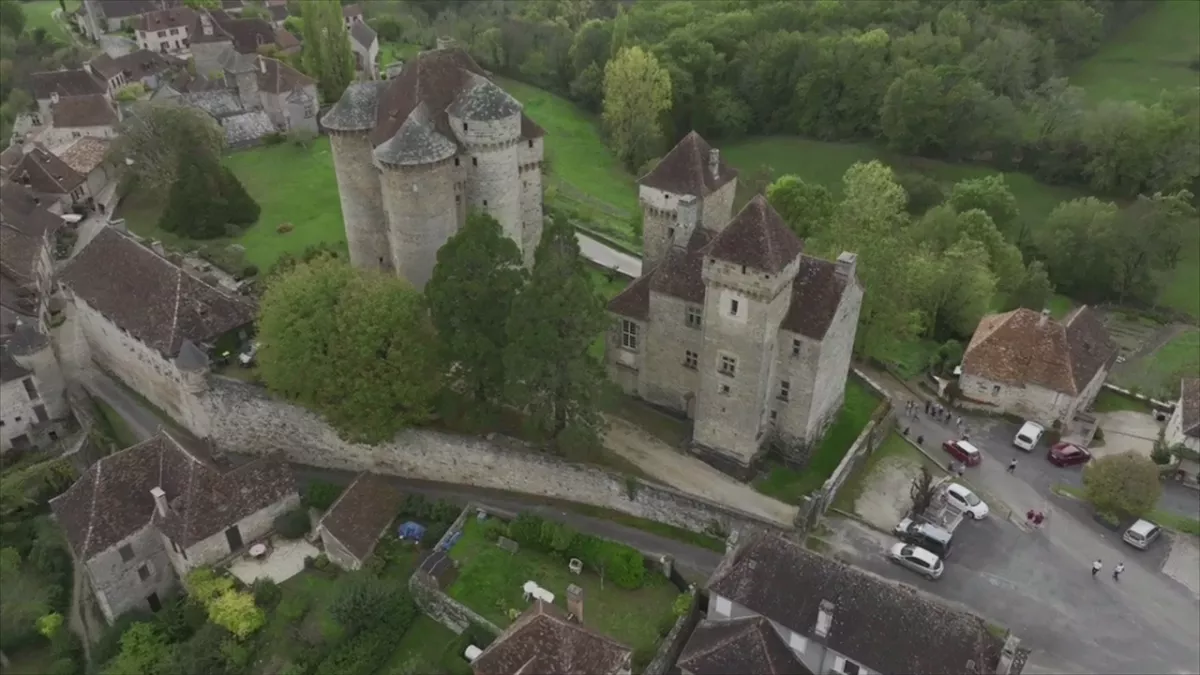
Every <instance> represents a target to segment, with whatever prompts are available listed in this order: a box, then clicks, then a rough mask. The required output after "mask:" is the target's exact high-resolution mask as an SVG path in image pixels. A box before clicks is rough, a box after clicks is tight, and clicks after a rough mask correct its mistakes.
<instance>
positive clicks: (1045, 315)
mask: <svg viewBox="0 0 1200 675" xmlns="http://www.w3.org/2000/svg"><path fill="white" fill-rule="evenodd" d="M1049 318H1050V310H1048V309H1043V310H1042V315H1041V316H1040V317H1038V328H1043V327H1045V325H1046V320H1047V319H1049Z"/></svg>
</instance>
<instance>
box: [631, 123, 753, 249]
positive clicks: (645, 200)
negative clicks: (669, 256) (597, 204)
mask: <svg viewBox="0 0 1200 675" xmlns="http://www.w3.org/2000/svg"><path fill="white" fill-rule="evenodd" d="M736 192H737V170H736V169H734V168H733V167H730V166H729V165H728V164H726V163H725V162H724V161H723V160H722V159H721V153H720V151H719V150H717V149H716V148H714V147H712V146H711V145H709V144H708V141H706V140H704V139H703V138H702V137H701V136H700V134H698V133H696V132H695V131H693V132H691V133H689V134H688V135H687V136H684V137H683V140H681V141H679V143H678V144H676V145H675V147H674V148H672V149H671V151H670V152H668V153H667V154H666V156H665V157H663V158H662V160H661V161H659V163H658V164H657V165H656V166H655V167H654V168H653V169H652V170H651V171H650V173H648V174H646V175H645V176H642V177H641V178H640V179H639V180H638V201H639V202H640V203H641V207H642V259H643V268H644V269H651V268H652V267H654V266H655V265H657V264H658V263H659V262H660V261H661V260H662V258H663V255H664V254H665V253H666V250H667V249H668V248H669V247H670V246H671V242H672V241H673V240H674V239H675V230H676V228H677V223H678V219H679V203H680V200H682V199H683V198H685V197H687V196H689V195H690V196H692V197H695V198H696V199H697V200H698V201H699V207H698V208H699V214H700V223H699V226H700V227H703V228H704V229H706V230H711V231H714V232H715V231H719V230H721V229H722V228H723V227H725V224H726V223H728V222H729V219H730V217H731V216H732V215H733V198H734V194H735V193H736Z"/></svg>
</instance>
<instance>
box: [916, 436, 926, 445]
mask: <svg viewBox="0 0 1200 675" xmlns="http://www.w3.org/2000/svg"><path fill="white" fill-rule="evenodd" d="M917 445H919V446H921V447H925V437H924V436H917Z"/></svg>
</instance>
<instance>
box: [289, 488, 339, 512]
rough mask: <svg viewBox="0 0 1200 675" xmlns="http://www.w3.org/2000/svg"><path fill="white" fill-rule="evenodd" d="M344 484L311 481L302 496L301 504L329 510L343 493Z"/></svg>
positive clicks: (319, 509)
mask: <svg viewBox="0 0 1200 675" xmlns="http://www.w3.org/2000/svg"><path fill="white" fill-rule="evenodd" d="M342 489H343V488H342V486H340V485H335V484H333V483H326V482H323V481H316V482H314V483H310V484H309V486H308V488H307V489H305V491H304V496H303V497H301V498H300V504H301V505H302V506H304V507H305V508H312V509H316V510H318V511H327V510H329V507H331V506H333V503H334V502H336V501H337V498H338V497H339V496H341V494H342Z"/></svg>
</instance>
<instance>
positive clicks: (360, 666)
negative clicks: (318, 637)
mask: <svg viewBox="0 0 1200 675" xmlns="http://www.w3.org/2000/svg"><path fill="white" fill-rule="evenodd" d="M396 635H397V633H395V632H392V630H390V629H387V628H382V627H381V628H377V629H375V630H371V631H367V632H364V633H361V634H359V635H356V636H354V637H352V638H350V639H349V640H346V641H345V642H343V643H341V644H340V645H338V646H337V648H335V649H334V650H333V652H331V653H330V654H329V656H327V657H326V658H325V659H324V660H323V661H321V665H319V666H317V671H316V675H375V673H377V672H378V671H379V668H380V666H381V665H383V662H384V660H385V659H387V658H388V657H389V656H390V655H391V654H392V652H393V651H394V650H395V648H396Z"/></svg>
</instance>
